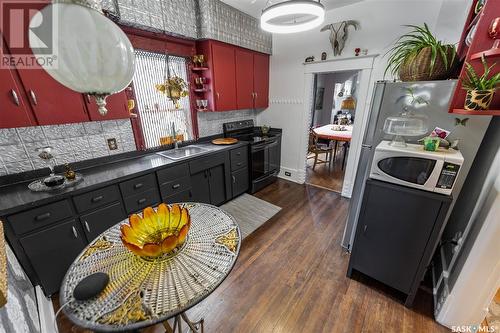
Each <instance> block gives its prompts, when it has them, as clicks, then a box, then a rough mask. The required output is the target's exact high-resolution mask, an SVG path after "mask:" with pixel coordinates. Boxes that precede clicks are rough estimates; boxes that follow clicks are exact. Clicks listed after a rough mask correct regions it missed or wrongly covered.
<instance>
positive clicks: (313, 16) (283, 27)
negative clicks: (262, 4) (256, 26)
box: [260, 0, 325, 34]
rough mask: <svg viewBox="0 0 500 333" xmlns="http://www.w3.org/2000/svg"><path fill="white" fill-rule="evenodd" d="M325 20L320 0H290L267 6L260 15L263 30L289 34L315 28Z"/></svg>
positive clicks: (323, 8)
mask: <svg viewBox="0 0 500 333" xmlns="http://www.w3.org/2000/svg"><path fill="white" fill-rule="evenodd" d="M324 20H325V7H324V6H323V5H322V4H321V3H320V1H313V0H289V1H284V2H280V3H277V4H274V5H272V6H269V7H267V8H265V9H264V10H263V11H262V15H261V17H260V26H261V28H262V29H263V30H265V31H269V32H273V33H279V34H287V33H295V32H302V31H307V30H311V29H314V28H316V27H318V26H319V25H321V24H322V23H323V21H324Z"/></svg>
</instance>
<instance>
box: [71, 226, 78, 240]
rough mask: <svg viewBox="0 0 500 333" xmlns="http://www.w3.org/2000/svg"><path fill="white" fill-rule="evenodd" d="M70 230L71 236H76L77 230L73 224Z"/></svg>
mask: <svg viewBox="0 0 500 333" xmlns="http://www.w3.org/2000/svg"><path fill="white" fill-rule="evenodd" d="M71 230H73V236H75V238H78V232H77V231H76V228H75V226H72V227H71Z"/></svg>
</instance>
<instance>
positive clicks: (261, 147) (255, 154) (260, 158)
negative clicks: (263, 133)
mask: <svg viewBox="0 0 500 333" xmlns="http://www.w3.org/2000/svg"><path fill="white" fill-rule="evenodd" d="M251 153H252V158H251V161H252V180H256V179H259V178H262V177H264V176H266V175H267V174H268V173H269V150H268V149H267V144H266V143H265V142H262V143H259V144H255V145H252V146H251Z"/></svg>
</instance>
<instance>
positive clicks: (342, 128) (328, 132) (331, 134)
mask: <svg viewBox="0 0 500 333" xmlns="http://www.w3.org/2000/svg"><path fill="white" fill-rule="evenodd" d="M313 132H314V134H316V136H317V137H318V138H320V139H326V140H335V141H347V142H349V141H351V139H352V125H332V124H328V125H324V126H320V127H316V128H314V129H313Z"/></svg>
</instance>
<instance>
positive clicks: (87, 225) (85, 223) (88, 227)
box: [83, 221, 90, 232]
mask: <svg viewBox="0 0 500 333" xmlns="http://www.w3.org/2000/svg"><path fill="white" fill-rule="evenodd" d="M83 224H84V225H85V229H87V232H90V226H89V223H88V222H87V221H83Z"/></svg>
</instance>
